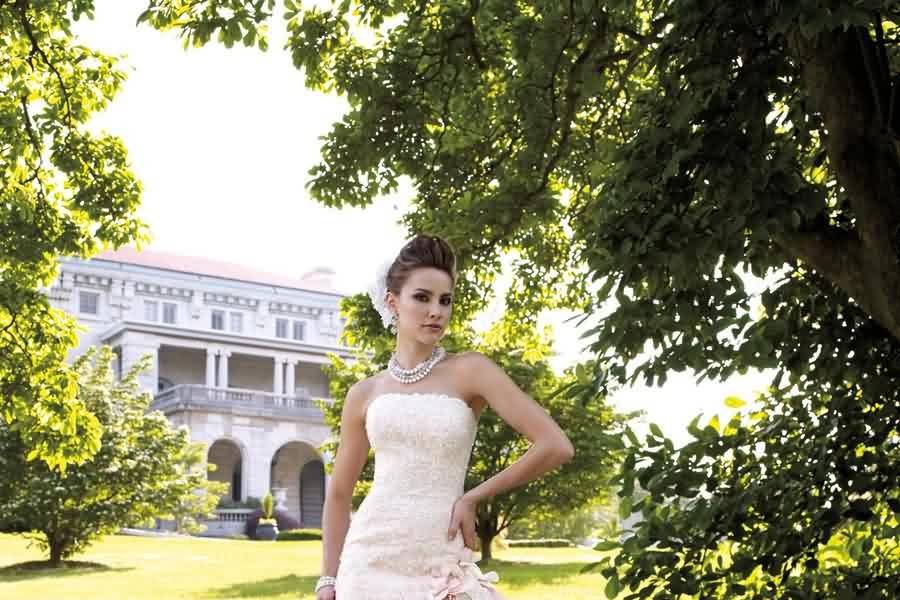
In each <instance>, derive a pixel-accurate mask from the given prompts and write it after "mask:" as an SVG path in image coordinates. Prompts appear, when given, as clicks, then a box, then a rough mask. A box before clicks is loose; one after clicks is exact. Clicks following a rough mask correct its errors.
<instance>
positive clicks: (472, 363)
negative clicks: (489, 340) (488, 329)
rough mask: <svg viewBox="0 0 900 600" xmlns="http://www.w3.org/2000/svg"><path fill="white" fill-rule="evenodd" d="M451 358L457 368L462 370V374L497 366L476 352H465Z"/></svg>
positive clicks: (485, 356) (487, 357)
mask: <svg viewBox="0 0 900 600" xmlns="http://www.w3.org/2000/svg"><path fill="white" fill-rule="evenodd" d="M453 356H454V358H455V360H456V363H457V365H458V366H459V368H460V369H462V370H463V374H469V373H471V370H472V369H476V370H477V369H484V368H490V367H495V368H497V364H496V363H495V362H494V361H493V360H492V359H491V358H490V357H489V356H487V355H485V354H482V353H481V352H479V351H478V350H466V351H465V352H459V353H457V354H454V355H453Z"/></svg>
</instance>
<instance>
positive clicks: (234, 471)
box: [48, 247, 351, 534]
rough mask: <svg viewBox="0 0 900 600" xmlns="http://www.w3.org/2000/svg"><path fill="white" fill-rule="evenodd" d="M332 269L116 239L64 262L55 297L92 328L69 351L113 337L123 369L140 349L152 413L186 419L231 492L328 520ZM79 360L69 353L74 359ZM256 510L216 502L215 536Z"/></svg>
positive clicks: (334, 334) (311, 521)
mask: <svg viewBox="0 0 900 600" xmlns="http://www.w3.org/2000/svg"><path fill="white" fill-rule="evenodd" d="M332 275H333V272H332V271H330V270H328V269H321V268H320V269H316V270H314V271H311V272H310V273H307V274H306V275H303V276H302V277H297V278H289V277H284V276H279V275H273V274H270V273H262V272H258V271H254V270H252V269H249V268H246V267H242V266H238V265H234V264H229V263H224V262H219V261H214V260H208V259H202V258H195V257H186V256H178V255H174V254H168V253H163V252H158V251H152V250H143V251H140V252H138V251H136V250H135V249H133V248H127V247H126V248H120V249H118V250H114V251H106V252H103V253H101V254H99V255H97V256H95V257H93V258H91V259H77V258H62V259H60V266H59V276H58V278H57V280H56V281H55V282H54V283H53V284H52V286H51V287H50V288H49V289H48V294H49V297H50V301H51V304H52V305H53V306H55V307H56V308H59V309H62V310H65V311H66V312H68V313H70V314H72V315H74V316H75V317H76V318H77V320H78V322H79V323H80V325H82V326H83V327H84V328H85V329H86V331H85V332H82V333H80V335H79V343H80V345H79V347H78V348H77V349H75V350H73V354H72V357H74V356H76V355H78V354H81V353H82V352H83V351H84V349H85V348H86V347H88V346H92V345H100V344H106V345H109V346H111V347H112V348H113V349H114V351H115V353H116V354H115V355H116V363H117V364H116V370H117V372H118V373H119V374H120V375H121V374H122V373H125V372H127V370H128V369H129V367H130V366H131V365H133V364H134V363H135V361H137V360H138V359H140V358H141V357H142V356H144V355H148V354H149V355H150V357H151V360H152V366H151V368H150V370H149V371H148V372H145V373H144V374H143V376H142V377H141V378H140V381H141V386H142V387H143V388H144V389H145V390H147V391H149V392H150V393H151V394H152V395H153V403H152V405H151V408H152V409H155V410H159V411H162V412H163V414H165V415H166V417H167V418H168V419H169V420H170V421H171V422H172V423H173V424H174V425H184V426H187V428H188V429H189V431H190V437H191V439H192V440H193V441H199V442H203V443H204V444H205V445H206V448H207V460H208V461H209V462H210V463H214V464H215V465H216V467H217V468H216V470H215V471H213V472H212V473H210V475H209V477H210V479H215V480H219V481H224V482H227V483H228V484H229V486H230V489H229V492H228V494H229V495H230V497H231V500H233V501H235V502H240V501H244V500H246V499H247V498H248V497H251V496H252V497H256V498H261V497H262V496H264V495H265V494H266V493H267V492H269V491H270V490H271V491H272V492H273V494H274V495H275V496H276V499H277V501H278V506H279V507H280V508H281V509H282V510H285V511H287V512H288V513H290V514H291V515H292V516H293V517H294V518H296V519H298V520H299V521H300V522H301V526H303V527H321V519H322V507H323V503H324V497H325V489H326V486H327V475H326V474H325V469H324V465H325V463H326V462H327V461H329V460H331V457H329V456H324V455H322V453H321V452H320V451H319V447H320V446H321V445H322V444H323V443H324V442H325V441H327V440H328V439H330V438H331V437H332V434H331V430H330V429H329V427H328V426H327V425H326V424H325V422H324V418H323V414H322V411H321V409H320V408H319V407H318V405H317V401H324V402H330V401H331V399H330V398H329V391H328V379H327V377H326V376H325V374H324V373H323V372H322V370H321V366H322V365H324V364H327V363H328V362H329V361H328V358H327V356H326V354H327V353H334V354H337V355H338V356H341V357H342V358H345V359H350V358H351V354H350V351H349V349H348V348H346V347H343V346H340V345H338V339H339V335H340V332H341V328H342V325H343V323H342V320H341V318H340V316H339V314H338V303H339V302H340V300H341V298H342V297H343V295H342V294H339V293H338V292H336V291H335V290H334V289H333V288H332V282H331V276H332ZM70 358H71V357H70ZM247 513H249V510H248V509H240V508H236V509H220V510H218V511H217V515H218V518H217V521H216V522H210V523H208V526H209V528H210V529H209V532H210V533H211V534H217V533H218V534H227V533H231V532H239V531H241V530H242V527H243V519H244V518H246V514H247Z"/></svg>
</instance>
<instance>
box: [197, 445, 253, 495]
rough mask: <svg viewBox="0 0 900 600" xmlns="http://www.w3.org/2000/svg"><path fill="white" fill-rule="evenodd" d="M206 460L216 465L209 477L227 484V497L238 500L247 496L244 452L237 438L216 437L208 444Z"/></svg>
mask: <svg viewBox="0 0 900 600" xmlns="http://www.w3.org/2000/svg"><path fill="white" fill-rule="evenodd" d="M206 460H207V462H210V463H212V464H214V465H216V470H215V471H213V472H211V473H209V474H208V477H209V479H210V480H212V481H222V482H225V483H227V484H228V492H227V494H226V497H227V498H230V499H231V500H234V501H240V500H244V499H245V498H246V497H247V469H246V464H247V461H246V452H245V451H244V446H243V444H242V443H241V442H240V441H239V440H234V439H231V438H217V439H216V440H215V441H214V442H213V443H212V444H210V446H209V450H208V451H207V453H206Z"/></svg>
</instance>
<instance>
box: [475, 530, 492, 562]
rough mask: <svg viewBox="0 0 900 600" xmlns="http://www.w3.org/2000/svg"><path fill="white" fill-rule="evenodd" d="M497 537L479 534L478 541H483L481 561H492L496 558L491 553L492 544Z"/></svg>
mask: <svg viewBox="0 0 900 600" xmlns="http://www.w3.org/2000/svg"><path fill="white" fill-rule="evenodd" d="M495 537H497V536H496V535H487V536H485V535H482V534H478V539H479V540H480V541H481V560H491V559H492V558H493V557H494V555H493V553H492V551H491V544H492V543H493V542H494V538H495Z"/></svg>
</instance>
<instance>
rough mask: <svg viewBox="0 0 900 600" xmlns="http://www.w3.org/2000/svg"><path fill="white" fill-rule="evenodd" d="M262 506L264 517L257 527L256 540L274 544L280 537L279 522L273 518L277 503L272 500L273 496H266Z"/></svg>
mask: <svg viewBox="0 0 900 600" xmlns="http://www.w3.org/2000/svg"><path fill="white" fill-rule="evenodd" d="M261 504H262V507H261V508H262V517H261V518H260V519H259V523H257V525H256V539H258V540H266V541H269V542H273V541H275V539H276V538H277V537H278V521H276V520H275V519H274V517H273V516H272V513H273V512H274V510H275V501H274V500H273V498H272V494H271V493H269V494H266V495H265V496H264V497H263V499H262V503H261Z"/></svg>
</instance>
